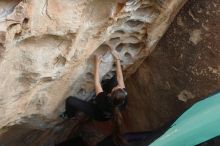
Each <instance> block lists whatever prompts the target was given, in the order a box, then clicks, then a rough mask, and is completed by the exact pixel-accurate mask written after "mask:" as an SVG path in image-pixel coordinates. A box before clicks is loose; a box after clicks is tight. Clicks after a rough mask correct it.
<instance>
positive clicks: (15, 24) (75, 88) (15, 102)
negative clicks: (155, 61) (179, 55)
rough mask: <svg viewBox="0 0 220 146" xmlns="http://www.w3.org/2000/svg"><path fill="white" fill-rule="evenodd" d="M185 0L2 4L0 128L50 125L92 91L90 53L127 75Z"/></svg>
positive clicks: (106, 70) (107, 70)
mask: <svg viewBox="0 0 220 146" xmlns="http://www.w3.org/2000/svg"><path fill="white" fill-rule="evenodd" d="M185 1H186V0H178V1H172V0H166V1H159V0H158V1H154V0H134V1H127V2H125V1H116V0H108V1H103V0H80V1H73V0H65V1H60V0H23V1H21V0H10V1H9V0H5V1H1V2H0V56H1V57H0V69H1V73H0V82H1V87H0V105H1V107H0V128H2V127H8V126H12V125H15V124H22V123H25V124H27V125H29V126H32V127H35V128H42V129H44V128H47V127H51V126H53V121H55V120H56V119H57V117H58V115H59V113H61V112H62V111H63V110H64V109H63V108H64V100H65V97H67V96H68V95H75V96H77V97H79V98H81V99H84V100H88V99H89V98H91V95H92V93H93V56H94V54H95V53H101V54H103V59H104V61H103V63H102V64H101V68H102V70H101V76H102V77H103V78H106V77H108V76H111V73H112V71H113V70H114V67H113V59H112V56H111V54H110V49H116V50H117V51H119V52H120V55H121V58H122V64H123V69H124V72H125V76H129V75H130V74H131V73H133V72H134V71H135V70H136V69H137V68H138V66H139V64H140V63H141V62H142V61H143V60H144V58H145V57H146V56H148V54H149V53H150V52H151V51H153V49H154V47H155V45H156V43H157V42H158V41H159V39H160V38H161V36H162V35H163V33H164V32H165V30H166V28H167V27H168V26H169V24H170V23H171V21H172V20H173V17H174V16H175V14H176V13H177V12H178V10H179V9H180V8H181V7H182V5H183V4H184V3H185Z"/></svg>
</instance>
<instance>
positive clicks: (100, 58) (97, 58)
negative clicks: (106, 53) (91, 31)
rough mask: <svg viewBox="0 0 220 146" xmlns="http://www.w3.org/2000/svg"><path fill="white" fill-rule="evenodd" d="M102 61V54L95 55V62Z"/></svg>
mask: <svg viewBox="0 0 220 146" xmlns="http://www.w3.org/2000/svg"><path fill="white" fill-rule="evenodd" d="M101 62H102V55H98V54H97V55H95V64H100V63H101Z"/></svg>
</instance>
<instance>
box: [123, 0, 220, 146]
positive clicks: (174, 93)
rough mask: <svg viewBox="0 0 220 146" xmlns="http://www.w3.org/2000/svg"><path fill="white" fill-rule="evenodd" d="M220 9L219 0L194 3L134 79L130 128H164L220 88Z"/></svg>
mask: <svg viewBox="0 0 220 146" xmlns="http://www.w3.org/2000/svg"><path fill="white" fill-rule="evenodd" d="M219 8H220V1H219V0H213V1H206V0H199V1H197V0H190V1H188V2H187V3H186V5H185V6H184V8H183V9H182V10H181V11H180V13H179V14H178V15H177V17H176V18H175V20H174V21H173V23H172V25H171V26H170V28H169V29H168V31H167V32H166V34H165V35H164V37H163V38H162V39H161V41H160V42H159V43H158V46H157V47H156V49H155V51H154V52H153V53H152V54H151V55H150V56H149V57H148V58H147V59H146V60H145V61H144V63H143V64H142V65H141V66H140V67H139V69H138V70H137V72H136V73H135V74H133V75H132V76H131V77H130V78H128V80H127V82H126V85H127V88H128V91H129V94H128V95H129V108H128V109H127V111H126V112H127V114H126V115H127V120H126V121H129V123H130V124H129V126H127V129H130V130H131V131H132V130H138V131H142V130H152V129H158V128H159V127H161V126H162V125H164V124H166V123H167V122H169V121H171V120H174V119H176V117H177V116H179V115H180V114H181V113H182V112H183V111H185V110H186V109H187V108H188V107H190V106H191V105H192V104H193V103H195V102H196V101H199V100H201V99H203V98H206V97H207V96H208V95H209V94H211V93H213V92H215V91H217V90H219V89H220V44H219V41H220V29H219V28H220V19H218V18H220V13H219ZM134 115H137V117H136V118H133V116H134ZM207 118H208V117H207ZM193 124H195V123H192V126H193ZM211 145H212V144H211ZM218 145H219V144H218Z"/></svg>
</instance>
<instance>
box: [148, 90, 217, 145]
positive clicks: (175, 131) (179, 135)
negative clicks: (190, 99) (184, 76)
mask: <svg viewBox="0 0 220 146" xmlns="http://www.w3.org/2000/svg"><path fill="white" fill-rule="evenodd" d="M218 135H220V92H219V93H216V94H214V95H211V96H209V97H208V98H206V99H204V100H202V101H200V102H197V103H196V104H194V105H193V106H192V107H191V108H189V109H188V110H187V111H186V112H184V113H183V114H182V115H181V116H180V117H179V118H178V119H177V120H176V121H175V122H174V124H173V125H172V126H171V127H170V128H169V129H168V130H167V131H166V132H165V133H164V134H163V135H162V136H160V137H159V138H158V139H156V140H155V141H154V142H153V143H152V144H150V146H194V145H197V144H200V143H202V142H204V141H207V140H209V139H211V138H214V137H216V136H218Z"/></svg>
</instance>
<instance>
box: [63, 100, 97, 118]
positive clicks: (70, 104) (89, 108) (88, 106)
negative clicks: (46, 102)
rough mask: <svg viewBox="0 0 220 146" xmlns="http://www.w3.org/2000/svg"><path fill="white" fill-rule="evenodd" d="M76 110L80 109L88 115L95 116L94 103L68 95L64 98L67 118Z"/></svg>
mask: <svg viewBox="0 0 220 146" xmlns="http://www.w3.org/2000/svg"><path fill="white" fill-rule="evenodd" d="M77 111H82V112H84V113H85V114H87V115H88V116H90V117H94V116H95V109H94V105H93V104H92V103H90V102H87V101H83V100H80V99H78V98H76V97H73V96H69V97H68V98H67V99H66V112H65V113H66V114H67V117H68V118H71V117H73V116H74V115H75V114H76V112H77Z"/></svg>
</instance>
